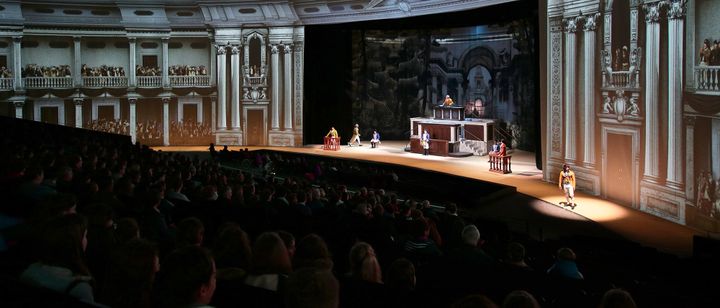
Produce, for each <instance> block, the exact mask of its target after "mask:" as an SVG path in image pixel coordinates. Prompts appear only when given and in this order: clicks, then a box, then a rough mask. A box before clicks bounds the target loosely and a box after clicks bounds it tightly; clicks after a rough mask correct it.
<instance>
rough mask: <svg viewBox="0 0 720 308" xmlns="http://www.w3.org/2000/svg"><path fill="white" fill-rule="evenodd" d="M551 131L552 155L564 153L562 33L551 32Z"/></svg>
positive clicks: (558, 155)
mask: <svg viewBox="0 0 720 308" xmlns="http://www.w3.org/2000/svg"><path fill="white" fill-rule="evenodd" d="M550 37H551V41H550V44H551V46H550V48H551V60H550V65H551V70H550V72H551V73H550V74H551V75H550V79H551V82H550V85H551V88H550V106H551V107H550V125H551V127H550V131H551V149H552V151H551V152H552V155H555V156H557V157H560V156H561V155H562V143H561V139H562V84H563V81H562V33H560V32H552V33H551V34H550Z"/></svg>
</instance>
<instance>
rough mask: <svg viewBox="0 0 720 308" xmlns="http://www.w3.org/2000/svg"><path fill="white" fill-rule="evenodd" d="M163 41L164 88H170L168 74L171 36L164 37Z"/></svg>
mask: <svg viewBox="0 0 720 308" xmlns="http://www.w3.org/2000/svg"><path fill="white" fill-rule="evenodd" d="M161 41H162V85H163V88H169V87H170V77H169V76H168V71H169V70H170V61H169V60H170V59H168V54H169V52H168V42H169V41H170V38H168V37H163V38H162V39H161Z"/></svg>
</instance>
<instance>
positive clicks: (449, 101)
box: [442, 94, 455, 107]
mask: <svg viewBox="0 0 720 308" xmlns="http://www.w3.org/2000/svg"><path fill="white" fill-rule="evenodd" d="M454 104H455V102H453V100H452V98H450V94H448V95H445V101H443V104H442V105H443V107H450V106H452V105H454Z"/></svg>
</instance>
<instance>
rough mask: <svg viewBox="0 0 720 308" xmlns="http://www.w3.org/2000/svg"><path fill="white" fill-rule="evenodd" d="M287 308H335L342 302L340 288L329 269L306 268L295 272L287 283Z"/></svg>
mask: <svg viewBox="0 0 720 308" xmlns="http://www.w3.org/2000/svg"><path fill="white" fill-rule="evenodd" d="M285 286H286V289H285V290H286V292H285V307H287V308H335V307H338V305H339V302H340V287H339V284H338V281H337V279H335V276H333V274H332V272H330V271H329V270H327V269H319V268H313V267H305V268H301V269H299V270H296V271H294V272H293V273H292V274H290V276H289V277H288V279H287V281H286V284H285Z"/></svg>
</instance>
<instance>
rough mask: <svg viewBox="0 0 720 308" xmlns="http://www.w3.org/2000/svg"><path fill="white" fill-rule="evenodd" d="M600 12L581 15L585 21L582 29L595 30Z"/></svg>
mask: <svg viewBox="0 0 720 308" xmlns="http://www.w3.org/2000/svg"><path fill="white" fill-rule="evenodd" d="M600 15H601V14H600V13H595V14H590V15H586V16H583V19H584V21H585V23H584V24H583V30H585V31H595V29H597V22H598V20H599V19H600Z"/></svg>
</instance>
